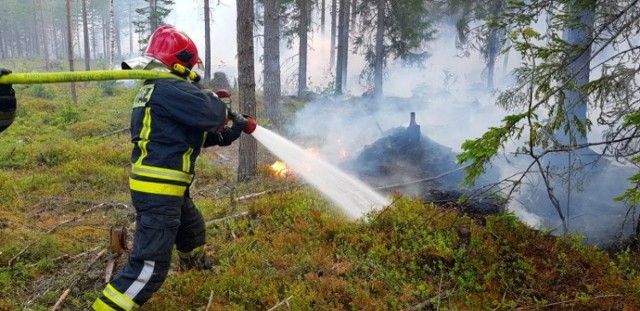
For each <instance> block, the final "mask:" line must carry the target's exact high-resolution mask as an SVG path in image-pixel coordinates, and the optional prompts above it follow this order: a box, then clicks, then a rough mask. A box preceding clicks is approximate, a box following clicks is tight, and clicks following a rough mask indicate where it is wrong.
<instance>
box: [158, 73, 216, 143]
mask: <svg viewBox="0 0 640 311" xmlns="http://www.w3.org/2000/svg"><path fill="white" fill-rule="evenodd" d="M167 80H169V79H165V80H163V81H157V82H155V89H154V91H153V95H152V96H151V104H152V105H154V106H156V108H160V110H161V111H162V113H163V114H165V115H166V116H168V117H170V118H172V119H174V120H176V121H178V122H180V123H183V124H186V125H189V126H193V127H195V128H198V129H200V130H202V131H208V132H212V133H213V132H215V131H216V129H218V128H220V127H221V126H223V125H224V124H225V122H226V119H227V106H226V105H225V104H224V103H223V102H222V101H220V99H218V98H216V97H215V96H212V95H210V94H208V93H206V92H203V91H201V90H199V89H198V88H197V87H195V86H193V85H191V84H189V83H185V82H182V81H177V80H176V81H167Z"/></svg>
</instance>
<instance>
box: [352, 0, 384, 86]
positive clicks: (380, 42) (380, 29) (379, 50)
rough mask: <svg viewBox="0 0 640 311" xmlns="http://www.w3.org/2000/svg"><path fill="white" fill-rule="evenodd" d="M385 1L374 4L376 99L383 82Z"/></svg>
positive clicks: (380, 0) (379, 0)
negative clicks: (375, 14)
mask: <svg viewBox="0 0 640 311" xmlns="http://www.w3.org/2000/svg"><path fill="white" fill-rule="evenodd" d="M354 1H355V0H354ZM385 2H386V0H378V2H377V4H376V8H377V11H378V12H377V13H378V17H377V21H376V55H375V61H374V83H373V85H374V93H373V94H374V97H375V98H376V99H380V98H382V88H383V82H384V59H385V55H384V53H385V50H384V30H385V27H384V25H385V14H386V12H385V9H384V8H385Z"/></svg>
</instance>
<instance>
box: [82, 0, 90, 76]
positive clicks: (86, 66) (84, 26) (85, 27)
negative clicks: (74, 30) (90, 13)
mask: <svg viewBox="0 0 640 311" xmlns="http://www.w3.org/2000/svg"><path fill="white" fill-rule="evenodd" d="M82 33H83V35H84V38H83V39H84V70H87V71H89V70H91V50H90V49H89V21H88V17H87V0H82Z"/></svg>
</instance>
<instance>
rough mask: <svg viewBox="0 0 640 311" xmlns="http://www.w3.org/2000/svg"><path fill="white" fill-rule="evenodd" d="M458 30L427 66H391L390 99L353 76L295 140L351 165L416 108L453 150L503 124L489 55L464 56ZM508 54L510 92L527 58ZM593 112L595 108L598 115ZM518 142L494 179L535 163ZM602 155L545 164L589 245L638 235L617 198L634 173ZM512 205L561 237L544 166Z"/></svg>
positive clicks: (573, 228)
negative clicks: (372, 93) (379, 98)
mask: <svg viewBox="0 0 640 311" xmlns="http://www.w3.org/2000/svg"><path fill="white" fill-rule="evenodd" d="M452 33H453V32H452V31H443V32H442V33H441V36H440V37H439V38H438V39H437V40H435V41H433V42H431V43H430V47H431V48H430V52H431V54H432V56H431V57H430V58H429V59H428V60H427V62H426V63H425V68H423V69H419V68H415V67H414V68H408V67H404V66H402V65H401V64H391V65H390V66H389V68H388V72H387V73H386V76H385V88H384V94H385V99H384V101H383V102H380V103H377V102H374V101H370V100H366V99H363V98H361V96H360V95H362V91H364V90H365V89H366V87H367V86H362V85H359V84H354V83H353V81H349V82H350V84H349V87H348V91H349V94H348V95H346V96H343V97H333V98H331V97H329V98H322V99H318V100H316V101H314V102H311V103H309V104H307V105H305V107H304V108H303V109H302V110H300V111H299V112H298V113H297V114H296V117H295V119H294V121H293V122H292V123H291V124H290V125H289V126H288V127H287V131H288V132H289V135H290V137H292V138H293V139H294V140H296V141H298V142H300V143H301V144H307V145H308V146H309V147H315V148H318V149H319V150H320V153H321V155H322V156H323V158H325V159H327V160H328V161H331V162H332V163H338V164H340V163H348V162H349V161H353V159H354V158H355V157H357V155H358V154H360V153H361V152H362V151H363V150H364V149H365V148H366V147H367V146H369V145H371V144H373V143H375V142H376V141H377V140H379V139H381V138H383V137H385V136H387V135H389V133H391V131H392V130H393V129H395V128H398V127H407V126H408V125H409V120H410V119H409V115H410V113H411V112H415V115H416V121H417V123H418V124H419V125H420V126H421V132H422V135H423V136H426V137H428V138H429V139H431V140H433V141H434V142H436V143H438V144H441V145H443V146H445V147H448V148H450V150H451V152H452V154H455V153H458V152H460V151H461V149H460V146H461V144H462V143H463V142H464V141H465V140H467V139H473V138H477V137H479V136H480V135H482V133H484V132H485V131H486V130H487V129H488V128H489V127H491V126H498V125H500V124H501V122H500V121H501V119H502V118H503V117H504V116H505V115H506V114H507V112H505V111H503V110H502V109H500V108H497V107H496V106H495V105H494V102H495V99H496V98H495V95H496V93H494V91H493V90H487V89H486V87H485V85H486V83H485V82H483V79H484V75H483V74H484V68H485V64H484V62H483V60H482V58H481V57H480V56H479V55H477V53H471V55H470V56H469V57H460V56H459V52H458V51H457V50H456V48H455V45H454V40H455V39H454V37H453V34H452ZM502 57H505V56H504V55H503V56H502ZM508 57H509V58H510V59H509V62H508V63H506V68H505V67H504V66H505V63H504V62H503V60H504V59H501V61H499V62H498V65H499V66H498V67H497V68H496V70H495V72H496V81H495V85H496V88H497V89H503V90H504V89H506V88H507V87H508V86H510V85H511V84H512V83H513V81H512V77H511V76H510V74H509V73H510V71H511V70H512V69H513V66H516V65H517V64H518V62H519V61H520V60H519V59H518V57H517V55H509V56H508ZM354 58H355V59H356V61H354V62H352V63H353V64H360V65H361V66H364V64H363V63H362V62H361V60H359V59H358V57H357V56H356V57H354V56H351V58H350V62H351V59H354ZM356 66H357V65H353V66H350V68H349V70H350V78H349V79H353V75H354V74H355V73H356V72H359V71H360V70H361V69H362V68H363V67H360V68H354V67H356ZM594 116H595V113H592V114H591V118H594ZM595 123H596V122H594V124H595ZM601 137H602V136H601V132H599V131H598V129H597V128H596V131H594V132H591V133H590V134H589V137H588V138H589V139H590V140H591V141H599V140H600V139H601ZM515 144H516V142H509V143H508V145H507V146H506V147H505V150H504V153H503V155H502V156H501V157H498V158H497V159H496V160H495V161H494V162H493V163H492V166H491V167H490V168H489V170H490V171H491V172H492V173H494V174H495V175H496V176H497V178H493V177H492V178H491V179H490V180H493V181H498V180H502V179H504V178H507V177H511V176H514V174H516V173H518V172H522V171H523V170H524V169H525V168H526V167H527V166H528V164H529V163H530V161H531V159H530V158H527V157H524V156H520V157H517V158H514V157H513V156H512V155H511V153H512V152H513V151H514V150H515ZM596 151H597V150H596ZM562 156H564V157H566V156H567V155H561V156H560V157H562ZM595 158H597V154H596V153H595V152H593V151H591V152H585V153H583V154H577V155H576V156H575V158H574V159H573V160H572V162H571V163H572V165H573V169H572V171H570V172H569V173H571V174H572V175H571V176H568V175H567V174H568V173H567V172H566V171H560V170H559V169H558V167H563V166H565V165H566V161H564V160H562V159H558V158H557V157H548V159H547V160H546V162H545V163H544V165H545V169H550V170H552V171H553V170H554V169H555V170H556V171H557V173H554V174H552V175H553V177H554V180H553V181H552V184H551V185H550V187H551V188H552V189H553V191H554V194H555V195H556V197H557V199H558V200H559V202H560V208H561V210H562V212H563V214H564V216H565V217H567V224H568V230H569V232H571V233H578V234H581V235H583V236H584V237H585V242H586V243H590V244H599V245H612V243H613V242H615V240H616V239H617V238H619V237H621V236H622V237H625V236H628V235H629V234H631V229H632V224H631V223H630V221H631V220H632V219H637V214H632V215H631V217H627V218H625V216H627V214H626V212H627V210H628V207H627V206H625V205H624V204H623V203H621V202H615V201H614V200H613V198H615V197H617V196H619V195H621V194H622V193H623V192H624V190H625V189H627V188H629V187H631V185H630V184H629V182H628V181H627V178H628V177H629V176H630V174H631V173H632V170H630V169H629V167H626V166H624V165H621V164H619V163H615V162H612V161H609V160H606V159H605V160H601V161H599V162H597V164H596V165H593V164H589V163H591V162H592V161H593V160H594V159H595ZM352 173H355V172H352ZM556 174H557V175H556ZM398 180H403V181H407V179H406V176H405V179H402V176H394V175H393V174H389V176H388V183H389V184H393V183H395V182H397V181H398ZM382 182H383V181H382ZM376 183H378V184H379V183H381V181H380V180H376ZM383 183H384V182H383ZM478 186H482V184H479V185H478ZM423 190H424V189H423ZM508 209H509V210H510V211H512V212H513V213H514V214H515V215H516V216H518V217H519V218H520V219H521V220H522V221H523V222H525V223H527V224H528V225H530V226H532V227H535V228H547V229H550V230H551V231H552V232H553V233H554V234H562V225H561V222H560V218H559V216H558V212H557V210H556V208H555V207H554V206H553V205H552V204H551V201H550V199H549V196H548V194H547V186H546V185H545V184H544V182H543V180H542V179H541V178H540V174H539V172H538V171H537V168H536V169H534V170H533V172H532V173H531V174H530V176H529V177H528V178H526V179H524V180H523V183H522V186H521V189H520V191H519V192H518V193H516V195H515V196H514V197H513V200H512V201H510V204H509V206H508ZM625 219H626V221H627V222H626V223H625ZM623 225H624V228H623ZM622 229H623V230H622ZM621 232H623V233H622V234H621Z"/></svg>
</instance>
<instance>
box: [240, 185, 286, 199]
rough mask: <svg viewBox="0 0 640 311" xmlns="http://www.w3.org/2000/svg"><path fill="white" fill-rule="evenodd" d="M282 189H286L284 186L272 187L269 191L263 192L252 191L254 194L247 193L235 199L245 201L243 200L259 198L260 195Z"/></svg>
mask: <svg viewBox="0 0 640 311" xmlns="http://www.w3.org/2000/svg"><path fill="white" fill-rule="evenodd" d="M280 190H284V188H281V189H272V190H267V191H262V192H257V193H252V194H247V195H243V196H241V197H237V198H236V199H235V201H236V202H238V201H243V200H248V199H253V198H257V197H259V196H262V195H265V194H269V193H273V192H276V191H280Z"/></svg>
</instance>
